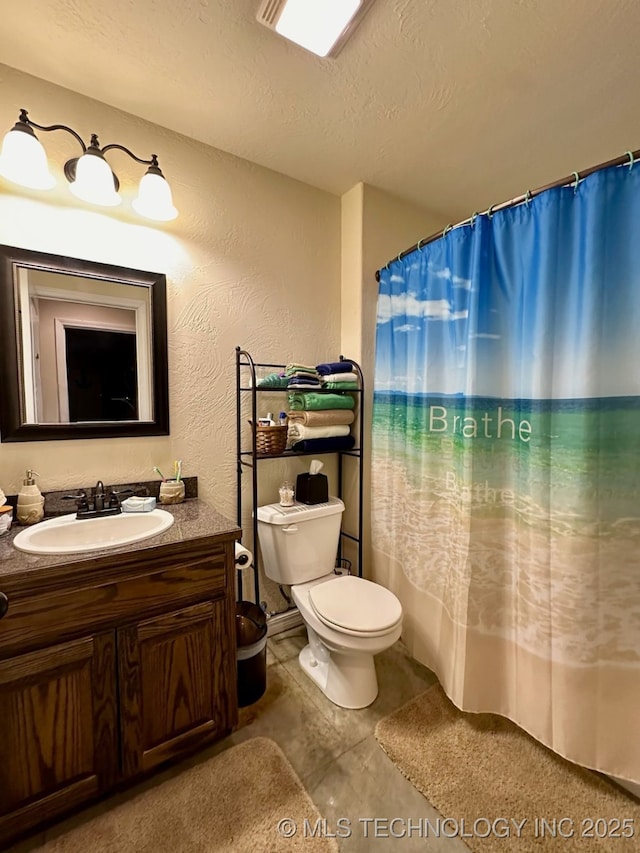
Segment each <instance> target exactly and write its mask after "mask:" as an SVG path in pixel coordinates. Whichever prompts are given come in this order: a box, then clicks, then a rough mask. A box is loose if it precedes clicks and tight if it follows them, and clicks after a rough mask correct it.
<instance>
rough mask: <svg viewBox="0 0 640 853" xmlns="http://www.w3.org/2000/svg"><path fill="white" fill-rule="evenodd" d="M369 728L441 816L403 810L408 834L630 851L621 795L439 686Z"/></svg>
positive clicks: (515, 847)
mask: <svg viewBox="0 0 640 853" xmlns="http://www.w3.org/2000/svg"><path fill="white" fill-rule="evenodd" d="M375 735H376V738H377V740H378V742H379V744H380V746H381V747H382V748H383V750H384V751H385V752H386V754H387V755H388V756H389V758H390V759H391V760H392V761H393V762H394V764H396V766H397V767H398V768H399V769H400V770H401V772H402V773H403V774H404V775H405V776H406V777H407V778H408V779H409V780H410V781H411V782H412V783H413V784H414V785H415V787H416V788H417V789H418V790H419V791H420V792H421V793H422V794H423V795H424V796H425V797H426V799H427V800H428V801H429V802H430V803H431V805H432V806H433V807H434V808H435V809H437V811H438V812H439V813H440V815H441V817H440V818H439V819H438V820H435V819H434V820H431V821H429V822H427V821H426V819H424V818H423V819H422V822H421V823H420V824H418V818H419V817H420V816H415V815H414V816H412V819H413V820H414V823H416V824H418V825H417V826H416V828H414V829H413V831H412V832H413V836H414V837H421V838H425V839H426V838H436V837H438V836H439V837H440V838H443V837H458V838H461V839H462V841H464V842H465V844H467V846H468V847H470V848H471V850H473V851H478V853H494V851H495V853H511V851H514V853H516V851H517V853H528V851H535V853H541V851H542V850H544V851H545V853H546V851H558V853H574V851H591V853H603V851H607V853H608V851H614V853H631V851H638V850H640V803H638V801H637V800H635V799H634V798H633V797H632V796H631V795H627V794H626V793H625V792H624V791H621V790H620V789H618V788H617V787H616V786H615V785H611V784H609V783H608V782H607V781H605V780H604V779H602V778H601V777H600V776H599V775H597V774H595V773H592V772H590V771H588V770H585V769H583V768H581V767H577V766H576V765H574V764H571V763H570V762H568V761H566V760H565V759H563V758H560V757H559V756H557V755H556V754H555V753H553V752H551V751H550V750H548V749H546V747H544V746H542V745H541V744H539V743H538V742H537V741H535V740H534V739H533V738H531V737H530V736H529V735H527V734H526V733H525V732H523V731H522V730H521V729H519V728H518V727H517V726H515V725H514V724H513V723H511V722H510V721H509V720H506V719H505V718H504V717H499V716H497V715H495V714H467V713H462V712H461V711H459V710H458V709H457V708H456V707H455V706H454V705H453V704H452V703H451V702H450V701H449V700H448V699H447V697H446V696H445V694H444V692H443V690H442V688H441V687H440V686H439V685H436V686H434V687H431V688H430V689H429V690H427V691H426V692H425V693H423V694H421V695H420V696H418V697H417V698H415V699H413V700H411V701H410V702H408V703H407V704H406V705H404V706H403V707H402V708H400V710H398V711H395V712H394V713H393V714H391V715H390V716H388V717H385V718H384V719H382V720H380V722H379V723H378V725H377V727H376V731H375ZM425 843H426V842H425Z"/></svg>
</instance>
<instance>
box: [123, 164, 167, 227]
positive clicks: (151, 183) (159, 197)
mask: <svg viewBox="0 0 640 853" xmlns="http://www.w3.org/2000/svg"><path fill="white" fill-rule="evenodd" d="M132 205H133V209H134V210H135V211H136V213H139V214H140V216H144V217H146V218H147V219H155V220H156V221H157V222H168V221H169V220H170V219H175V218H176V216H177V215H178V211H177V210H176V208H175V207H174V206H173V198H172V196H171V187H170V186H169V184H168V183H167V181H166V180H165V178H164V177H163V176H162V175H156V174H154V173H153V172H147V173H146V174H145V175H143V176H142V179H141V180H140V186H139V188H138V195H137V198H135V199H134V200H133V202H132Z"/></svg>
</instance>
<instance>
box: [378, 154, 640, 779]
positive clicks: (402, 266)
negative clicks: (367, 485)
mask: <svg viewBox="0 0 640 853" xmlns="http://www.w3.org/2000/svg"><path fill="white" fill-rule="evenodd" d="M639 189H640V166H635V167H634V168H631V169H630V168H629V167H628V166H616V167H610V168H606V169H602V170H600V171H597V172H594V173H593V174H591V175H590V176H589V177H587V178H586V179H585V180H583V181H581V182H580V183H579V185H578V186H577V187H573V186H567V187H556V188H553V189H550V190H548V191H546V192H544V193H542V194H540V195H538V196H536V197H535V198H533V199H531V200H529V201H528V202H526V203H523V204H520V205H518V206H514V207H509V208H505V209H503V210H499V211H497V212H496V213H495V214H493V216H488V215H481V216H478V217H477V218H476V219H475V220H474V222H473V224H472V225H467V226H464V227H461V228H456V229H454V230H452V231H449V232H448V233H447V234H446V235H445V236H444V237H443V238H441V239H439V240H436V241H434V242H432V243H429V244H428V245H426V246H424V247H422V248H421V249H416V250H415V251H413V252H412V253H410V254H409V255H407V256H406V257H404V258H402V259H400V260H398V261H395V262H392V263H390V264H389V265H388V266H387V267H386V268H384V269H383V270H381V272H380V291H379V300H378V320H377V335H376V368H375V389H374V422H373V474H372V505H373V512H372V536H373V547H374V570H375V573H376V577H377V578H378V579H381V580H383V581H384V582H386V583H387V584H388V585H389V586H390V588H391V589H393V590H394V591H395V592H396V593H397V594H399V595H400V598H401V600H402V602H403V606H404V607H405V611H406V612H407V623H406V625H407V628H406V632H405V634H406V639H407V642H408V645H409V647H410V648H411V650H412V651H413V653H414V654H415V655H416V657H418V659H420V660H422V661H423V662H424V663H426V664H427V665H429V666H431V667H433V668H434V670H435V671H436V672H437V673H438V675H439V676H440V678H441V681H442V682H443V686H444V687H445V689H446V690H447V692H448V693H449V695H450V696H451V698H452V699H453V700H454V701H455V702H456V703H457V704H458V705H459V706H460V707H465V708H468V709H469V710H479V711H485V710H486V711H496V712H497V713H503V714H505V715H506V716H509V717H511V718H512V719H514V720H515V721H516V722H519V723H520V724H521V725H523V727H524V728H526V729H527V730H529V731H530V732H531V733H533V734H534V735H535V736H536V737H538V738H539V739H540V740H542V741H543V742H545V743H547V744H548V745H550V746H553V747H554V748H556V749H557V750H558V751H559V752H561V753H562V754H564V755H567V757H572V758H574V759H575V760H577V761H580V762H581V763H584V764H586V765H588V766H592V767H598V768H599V769H603V770H605V772H611V773H616V772H617V774H618V775H620V776H622V777H624V778H635V779H636V780H640V746H639V747H635V750H634V749H631V750H630V751H629V750H627V755H626V756H624V757H622V755H621V753H622V752H624V749H622V746H621V740H620V742H617V741H616V739H622V738H624V736H625V734H624V733H626V735H627V736H628V737H630V738H631V737H632V733H631V728H630V726H631V722H630V721H631V719H632V718H633V710H632V707H631V700H630V698H629V699H628V700H627V699H626V698H625V697H629V696H630V695H631V694H635V696H636V700H637V697H638V696H639V695H640V589H639V588H638V586H637V578H638V577H640V549H639V548H638V545H639V544H640V511H639V510H638V506H640V504H639V501H638V498H639V497H640V495H639V483H640V334H639V333H638V332H639V330H640V192H639ZM514 680H515V681H517V682H520V683H514ZM605 684H606V685H608V688H607V689H610V690H612V691H617V692H618V693H619V695H620V701H618V700H617V699H616V700H615V702H612V700H611V697H610V696H609V697H608V698H607V699H606V700H605V699H604V698H603V697H602V695H601V694H602V691H603V690H604V685H605ZM630 692H631V694H630ZM585 700H586V701H587V702H589V703H591V705H592V710H591V711H589V712H587V714H586V717H587V718H588V719H587V720H585V721H584V724H581V725H580V726H574V731H573V733H572V732H571V731H570V728H571V724H569V723H567V722H566V720H567V707H568V706H570V705H571V703H572V702H574V701H575V702H576V703H579V705H582V703H584V702H585ZM527 703H528V704H529V706H530V709H529V711H526V712H523V711H522V708H523V707H524V705H526V704H527ZM636 704H637V703H636ZM612 705H615V707H614V708H613V710H611V706H612ZM605 706H606V707H605ZM532 709H535V710H536V712H537V713H538V715H539V721H538V722H536V715H535V714H534V713H533V712H532ZM562 721H564V723H563V722H562ZM602 726H606V727H607V729H608V728H609V727H610V726H617V727H618V734H617V735H614V736H612V738H611V741H612V743H611V745H607V746H606V747H603V745H602V734H601V732H602V730H601V727H602ZM594 738H595V741H594ZM605 740H607V738H605ZM614 741H616V743H614ZM605 756H606V757H605Z"/></svg>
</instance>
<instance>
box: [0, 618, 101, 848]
mask: <svg viewBox="0 0 640 853" xmlns="http://www.w3.org/2000/svg"><path fill="white" fill-rule="evenodd" d="M114 658H115V633H114V632H107V633H104V634H99V635H96V636H92V637H83V638H81V639H79V640H73V641H72V642H69V643H63V644H60V645H56V646H50V647H48V648H45V649H40V650H38V651H34V652H30V653H28V654H24V655H19V656H16V657H11V658H8V659H6V660H0V731H1V732H2V760H1V761H0V841H2V840H3V839H9V838H11V837H13V836H14V835H16V834H17V833H18V832H20V831H22V830H24V829H26V828H30V827H32V826H34V825H36V824H39V823H41V822H44V821H46V820H48V819H50V818H51V817H53V816H55V815H57V814H61V813H63V812H65V811H67V810H68V809H70V808H72V807H74V806H76V805H78V804H79V803H82V802H84V801H86V800H89V799H91V798H92V797H94V796H95V795H97V794H99V793H100V792H101V791H104V790H105V789H107V788H108V787H109V786H110V785H111V784H112V783H113V781H114V779H115V778H116V773H117V760H118V751H117V744H118V739H117V723H116V713H117V712H116V705H115V701H116V695H115V694H116V690H115V659H114Z"/></svg>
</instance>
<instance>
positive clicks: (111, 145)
mask: <svg viewBox="0 0 640 853" xmlns="http://www.w3.org/2000/svg"><path fill="white" fill-rule="evenodd" d="M112 148H118V149H120V151H124V152H125V154H128V155H129V157H131V159H132V160H135V161H136V162H137V163H142V164H143V165H145V166H157V165H158V155H157V154H152V155H151V159H150V160H143V159H142V157H138V156H137V155H136V154H134V153H133V151H130V150H129V149H128V148H126V147H125V146H124V145H120V144H119V143H118V142H110V143H109V145H105V146H104V147H103V149H102V153H103V154H105V153H106V152H107V151H110V150H111V149H112Z"/></svg>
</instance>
